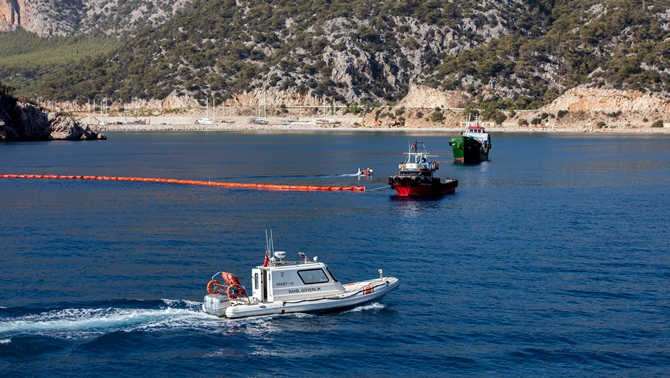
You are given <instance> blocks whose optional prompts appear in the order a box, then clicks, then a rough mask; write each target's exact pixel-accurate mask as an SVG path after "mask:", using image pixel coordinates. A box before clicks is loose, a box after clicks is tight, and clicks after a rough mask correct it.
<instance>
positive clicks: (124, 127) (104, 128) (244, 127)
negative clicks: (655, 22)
mask: <svg viewBox="0 0 670 378" xmlns="http://www.w3.org/2000/svg"><path fill="white" fill-rule="evenodd" d="M87 126H88V127H90V129H91V130H92V131H95V132H114V131H123V132H147V131H148V132H151V131H310V132H314V131H345V132H350V131H364V132H370V131H375V132H377V131H380V132H432V131H437V132H453V133H457V132H460V131H462V130H463V128H460V127H458V128H455V127H366V126H354V127H352V126H349V125H347V126H340V125H286V124H278V125H253V124H213V125H200V124H179V125H171V124H147V125H138V124H121V125H118V124H110V125H92V124H89V125H87ZM486 131H487V132H488V133H497V132H506V133H517V132H518V133H557V134H567V133H573V134H577V133H578V134H670V128H667V127H659V128H604V129H593V128H589V129H586V128H567V129H566V128H556V127H524V128H517V127H506V126H505V127H502V126H501V127H487V128H486Z"/></svg>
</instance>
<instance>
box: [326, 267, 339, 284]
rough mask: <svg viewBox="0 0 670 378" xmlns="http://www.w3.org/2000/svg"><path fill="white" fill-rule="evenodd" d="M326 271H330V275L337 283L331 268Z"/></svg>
mask: <svg viewBox="0 0 670 378" xmlns="http://www.w3.org/2000/svg"><path fill="white" fill-rule="evenodd" d="M326 270H327V271H328V274H330V276H331V277H333V281H335V282H337V278H335V275H334V274H333V272H331V271H330V268H326Z"/></svg>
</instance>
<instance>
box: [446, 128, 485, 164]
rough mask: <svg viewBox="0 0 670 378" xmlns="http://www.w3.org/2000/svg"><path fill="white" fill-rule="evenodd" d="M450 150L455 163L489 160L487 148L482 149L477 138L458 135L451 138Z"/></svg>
mask: <svg viewBox="0 0 670 378" xmlns="http://www.w3.org/2000/svg"><path fill="white" fill-rule="evenodd" d="M450 144H451V150H452V151H453V153H454V162H456V163H480V162H482V161H487V160H489V150H488V149H483V148H482V144H481V142H479V141H478V140H477V139H475V138H472V137H468V136H463V135H459V136H457V137H455V138H453V139H451V142H450Z"/></svg>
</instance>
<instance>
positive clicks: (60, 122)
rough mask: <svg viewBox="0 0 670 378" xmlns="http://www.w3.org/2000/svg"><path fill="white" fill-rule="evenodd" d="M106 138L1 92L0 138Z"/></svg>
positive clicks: (24, 139)
mask: <svg viewBox="0 0 670 378" xmlns="http://www.w3.org/2000/svg"><path fill="white" fill-rule="evenodd" d="M52 139H62V140H80V139H86V140H91V139H107V138H106V137H105V135H104V134H98V133H95V132H93V131H91V130H90V129H88V128H83V127H82V126H81V125H80V124H79V123H78V122H76V121H74V120H72V119H71V118H68V117H63V116H59V115H58V114H57V113H48V114H47V113H44V112H43V111H42V110H41V109H40V108H38V107H36V106H35V105H33V104H28V103H21V102H18V101H16V99H14V98H12V97H9V96H4V95H0V141H29V140H52Z"/></svg>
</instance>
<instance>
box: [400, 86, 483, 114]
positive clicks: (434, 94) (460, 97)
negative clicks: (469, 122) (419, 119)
mask: <svg viewBox="0 0 670 378" xmlns="http://www.w3.org/2000/svg"><path fill="white" fill-rule="evenodd" d="M471 97H472V96H470V94H468V93H467V92H461V91H441V90H439V89H435V88H430V87H427V86H425V85H414V84H412V85H410V87H409V92H407V96H405V97H404V98H403V99H402V100H400V102H398V106H404V107H407V108H426V109H431V108H432V109H434V108H437V107H442V108H464V107H465V105H467V103H468V102H470V100H471Z"/></svg>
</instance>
